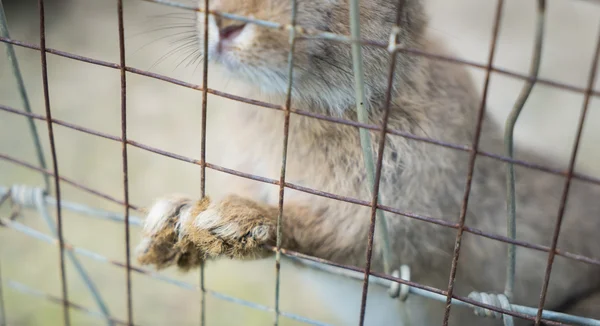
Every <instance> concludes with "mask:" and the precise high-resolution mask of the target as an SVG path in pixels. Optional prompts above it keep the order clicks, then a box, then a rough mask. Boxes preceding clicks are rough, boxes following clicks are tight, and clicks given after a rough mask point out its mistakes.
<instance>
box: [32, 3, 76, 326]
mask: <svg viewBox="0 0 600 326" xmlns="http://www.w3.org/2000/svg"><path fill="white" fill-rule="evenodd" d="M38 9H39V16H40V56H41V64H42V84H43V88H44V107H45V109H46V124H47V126H48V140H49V141H50V152H51V154H52V166H53V170H54V191H55V197H56V202H57V205H56V220H57V233H58V243H59V245H60V248H59V251H60V255H59V256H60V278H61V285H62V300H63V314H64V322H65V325H66V326H69V325H71V319H70V316H69V304H68V302H69V296H68V290H67V272H66V269H65V248H64V244H65V240H64V237H63V220H62V213H61V205H60V200H61V194H60V174H59V173H58V160H57V155H56V143H55V141H54V128H53V124H52V110H51V108H50V93H49V87H48V62H47V58H46V18H45V16H46V15H45V11H44V0H38Z"/></svg>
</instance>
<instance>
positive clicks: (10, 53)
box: [0, 0, 50, 191]
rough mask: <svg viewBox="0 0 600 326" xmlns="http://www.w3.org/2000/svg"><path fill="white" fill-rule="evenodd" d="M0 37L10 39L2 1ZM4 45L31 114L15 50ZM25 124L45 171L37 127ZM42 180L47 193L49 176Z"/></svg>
mask: <svg viewBox="0 0 600 326" xmlns="http://www.w3.org/2000/svg"><path fill="white" fill-rule="evenodd" d="M0 35H2V37H6V38H10V33H9V31H8V21H7V19H6V13H5V12H4V6H3V5H2V0H0ZM5 45H6V55H7V57H8V63H9V65H10V66H11V67H12V73H13V76H14V77H15V80H16V82H17V88H18V90H19V95H20V97H21V101H22V102H23V108H24V109H25V112H27V113H31V112H32V111H31V104H30V103H29V97H28V96H27V89H26V88H25V82H24V81H23V75H21V69H20V68H19V61H18V60H17V55H16V54H15V49H14V47H13V45H12V44H10V43H5ZM27 123H28V125H29V131H30V132H31V136H32V138H33V144H34V146H35V153H36V156H37V159H38V162H39V163H40V167H41V168H42V169H44V170H45V169H47V165H46V159H45V157H44V150H43V148H42V144H41V142H40V137H39V133H38V130H37V127H36V125H35V123H34V121H33V118H31V117H30V118H28V119H27ZM42 178H44V186H45V189H46V190H47V191H49V190H50V176H49V175H47V174H45V173H42Z"/></svg>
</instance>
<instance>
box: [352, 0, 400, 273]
mask: <svg viewBox="0 0 600 326" xmlns="http://www.w3.org/2000/svg"><path fill="white" fill-rule="evenodd" d="M350 35H351V38H352V67H353V70H354V83H355V96H356V110H357V117H358V121H359V122H360V123H364V124H368V123H369V116H368V112H367V108H365V106H366V103H365V82H364V72H363V60H362V45H361V36H360V6H359V3H358V0H352V1H351V2H350ZM359 134H360V144H361V148H362V152H363V160H364V164H365V170H366V172H367V180H368V182H369V186H370V187H374V184H375V163H374V162H373V149H372V147H371V144H372V143H371V135H370V134H369V130H366V129H364V128H359ZM377 204H378V203H377ZM376 214H377V222H378V223H379V228H377V230H378V233H377V234H378V235H379V239H380V240H381V244H382V246H381V247H382V252H383V270H384V272H385V273H386V274H391V267H390V257H391V249H390V240H389V234H388V232H387V229H388V228H387V220H386V218H385V215H384V214H383V211H381V210H376ZM367 277H368V276H367Z"/></svg>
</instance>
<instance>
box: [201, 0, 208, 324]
mask: <svg viewBox="0 0 600 326" xmlns="http://www.w3.org/2000/svg"><path fill="white" fill-rule="evenodd" d="M209 13H210V8H209V1H208V0H204V13H203V14H204V43H203V53H202V54H203V56H204V61H203V62H202V68H203V69H202V113H201V114H202V117H201V119H202V121H201V124H202V126H201V130H200V133H201V135H200V195H201V196H202V198H204V197H205V196H206V111H207V102H208V59H209V58H208V41H209V40H208V35H209V33H208V18H209V17H210V16H209ZM199 276H200V325H201V326H204V325H205V324H206V287H205V284H204V277H205V275H204V262H201V263H200V275H199Z"/></svg>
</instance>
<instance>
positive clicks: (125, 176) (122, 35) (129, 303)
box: [117, 0, 133, 325]
mask: <svg viewBox="0 0 600 326" xmlns="http://www.w3.org/2000/svg"><path fill="white" fill-rule="evenodd" d="M117 9H118V10H117V14H118V20H119V62H120V67H119V68H120V71H121V144H122V149H121V154H122V159H123V160H122V161H123V200H124V202H125V205H124V206H125V212H124V213H125V214H124V216H125V264H126V271H125V278H126V289H127V322H128V323H129V325H133V302H132V298H131V297H132V293H131V292H132V291H131V248H130V233H129V232H130V230H129V167H128V162H127V71H126V66H125V24H124V17H123V0H117Z"/></svg>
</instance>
